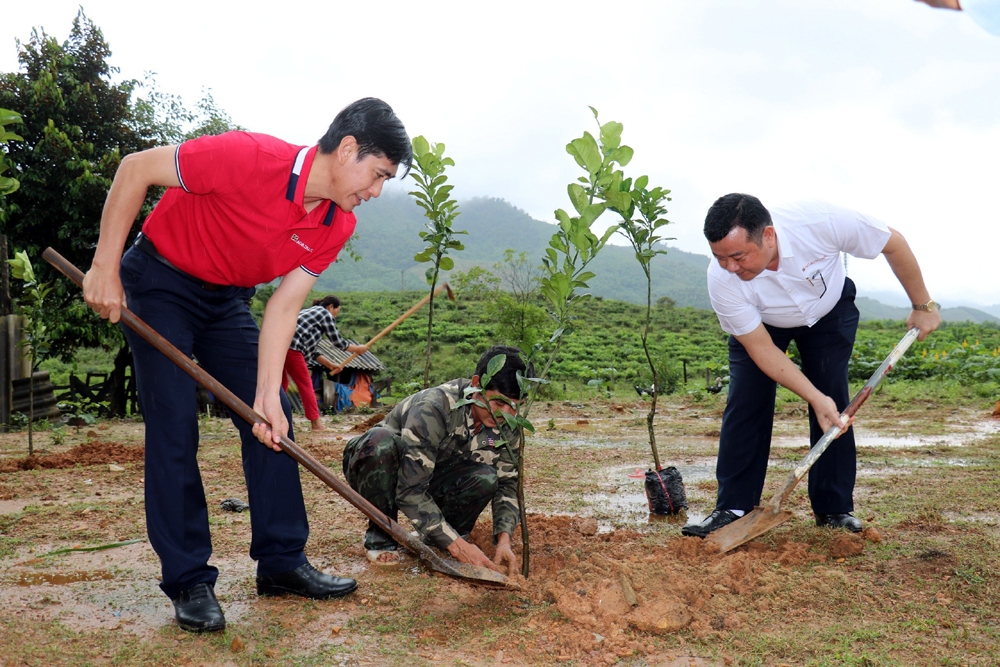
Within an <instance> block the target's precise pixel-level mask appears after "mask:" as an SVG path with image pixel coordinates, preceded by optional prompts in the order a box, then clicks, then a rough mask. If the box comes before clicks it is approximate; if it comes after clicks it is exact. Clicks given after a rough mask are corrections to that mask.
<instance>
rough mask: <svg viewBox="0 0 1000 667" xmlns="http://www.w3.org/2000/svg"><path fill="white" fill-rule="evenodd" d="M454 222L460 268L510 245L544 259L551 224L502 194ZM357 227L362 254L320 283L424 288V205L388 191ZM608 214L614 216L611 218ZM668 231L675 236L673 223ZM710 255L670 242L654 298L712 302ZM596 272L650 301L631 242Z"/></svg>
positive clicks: (602, 282)
mask: <svg viewBox="0 0 1000 667" xmlns="http://www.w3.org/2000/svg"><path fill="white" fill-rule="evenodd" d="M459 210H460V211H461V215H459V217H458V218H457V219H456V220H455V224H454V226H455V228H456V229H464V230H467V231H468V232H469V233H468V235H467V236H460V237H459V240H461V241H462V242H463V243H464V244H465V250H463V251H461V252H456V253H454V254H453V255H452V257H453V258H454V259H455V270H456V271H466V270H468V269H469V268H470V267H472V266H474V265H480V266H484V267H487V268H489V267H491V266H492V265H493V264H494V263H495V262H497V261H499V260H500V258H501V257H502V256H503V252H504V250H505V249H507V248H513V249H514V250H516V251H522V250H524V251H527V252H529V253H530V254H531V255H532V256H533V257H535V258H536V259H538V260H539V261H541V257H542V254H543V253H544V252H545V248H546V247H547V246H548V242H549V238H551V236H552V233H553V231H554V230H553V226H552V225H551V224H549V223H545V222H540V221H538V220H535V219H533V218H531V216H529V215H528V214H527V213H525V212H524V211H522V210H520V209H518V208H516V207H514V206H512V205H510V204H509V203H507V202H506V201H503V200H502V199H487V198H480V199H472V200H469V201H465V202H462V203H461V205H460V209H459ZM356 213H357V217H358V231H357V233H356V235H355V249H356V250H357V251H358V253H359V254H360V255H361V256H362V257H363V259H362V260H361V261H360V262H353V261H351V260H350V258H348V257H347V255H346V254H344V255H342V258H341V260H339V261H338V262H337V263H336V264H334V265H333V266H332V267H330V269H328V270H327V271H326V272H325V273H324V274H323V275H322V276H321V277H320V279H319V283H318V285H317V289H319V290H330V291H339V292H358V291H363V292H373V291H386V290H389V291H395V290H399V289H401V288H405V289H423V286H424V285H426V282H425V281H424V271H425V270H426V269H427V267H428V266H429V265H428V264H420V265H418V264H417V263H416V262H414V261H413V256H414V255H415V254H417V253H418V252H419V251H420V250H421V248H422V245H423V244H422V241H421V239H420V236H419V233H420V231H422V230H423V229H424V226H423V225H424V221H425V218H424V217H423V211H422V210H421V209H419V208H418V207H417V205H416V204H415V203H414V202H413V200H412V199H411V198H409V197H406V196H404V195H394V196H393V195H384V196H382V197H380V198H378V199H373V200H371V201H369V202H367V203H365V204H363V205H362V206H360V207H359V208H357V209H356ZM609 219H610V217H609ZM666 229H667V233H666V234H665V236H670V234H669V230H670V228H669V227H667V228H666ZM708 261H709V258H708V256H707V255H696V254H694V253H688V252H683V251H681V250H675V249H672V248H671V249H670V250H669V252H668V253H667V254H666V255H662V256H659V257H657V258H656V259H655V260H654V261H653V267H652V274H653V299H654V300H655V299H657V298H659V297H661V296H669V297H671V298H673V299H675V300H676V301H677V304H678V305H679V306H694V307H696V308H710V305H709V302H708V291H707V289H706V287H705V270H706V267H707V266H708ZM591 268H592V270H593V271H594V273H596V274H597V277H596V278H594V279H593V280H592V281H591V282H590V285H591V288H592V289H591V292H592V293H593V294H594V295H597V296H605V297H608V298H613V299H620V300H622V301H632V302H644V301H645V299H646V278H645V276H644V275H643V273H642V269H640V268H639V263H638V262H637V261H636V259H635V255H634V254H633V252H632V250H631V248H629V247H622V246H612V245H608V246H607V247H605V249H604V250H603V251H602V252H601V254H600V255H598V257H597V259H596V260H594V262H593V264H591Z"/></svg>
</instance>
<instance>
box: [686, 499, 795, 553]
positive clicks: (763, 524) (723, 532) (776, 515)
mask: <svg viewBox="0 0 1000 667" xmlns="http://www.w3.org/2000/svg"><path fill="white" fill-rule="evenodd" d="M791 518H792V513H791V512H790V511H789V510H776V509H774V508H773V507H756V508H755V509H754V510H753V511H752V512H750V513H749V514H747V515H746V516H743V517H741V518H739V519H737V520H736V521H733V522H732V523H731V524H729V525H728V526H723V527H722V528H719V529H718V530H715V531H712V532H711V533H709V534H708V537H706V538H705V542H707V543H708V544H712V545H715V546H716V547H718V548H719V553H725V552H727V551H729V550H731V549H735V548H736V547H738V546H740V545H741V544H746V543H747V542H749V541H750V540H752V539H753V538H755V537H757V536H759V535H763V534H764V533H766V532H767V531H769V530H771V529H772V528H774V527H776V526H780V525H781V524H783V523H785V522H786V521H788V520H789V519H791Z"/></svg>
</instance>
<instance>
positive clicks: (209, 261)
mask: <svg viewBox="0 0 1000 667" xmlns="http://www.w3.org/2000/svg"><path fill="white" fill-rule="evenodd" d="M316 150H317V147H316V146H313V147H312V148H308V147H303V146H293V145H292V144H288V143H285V142H284V141H281V140H280V139H275V138H274V137H269V136H267V135H264V134H254V133H250V132H226V133H225V134H220V135H218V136H215V137H200V138H198V139H193V140H191V141H186V142H184V143H183V144H181V145H180V146H178V147H177V152H176V153H175V157H174V160H175V162H176V165H177V177H178V179H179V180H180V182H181V187H180V188H168V189H167V191H166V193H165V194H164V195H163V198H162V199H160V201H159V203H158V204H157V205H156V208H155V209H154V210H153V212H152V213H151V214H150V215H149V218H147V219H146V222H145V224H143V226H142V233H143V234H145V235H146V236H147V237H149V239H150V240H151V241H152V242H153V244H154V245H156V249H157V250H158V251H159V252H160V254H161V255H163V256H164V257H166V258H167V259H168V260H170V262H171V263H172V264H173V265H174V266H176V267H177V268H179V269H180V270H182V271H185V272H186V273H189V274H191V275H193V276H195V277H197V278H200V279H201V280H205V281H208V282H210V283H216V284H220V285H236V286H238V287H253V286H255V285H259V284H261V283H266V282H270V281H272V280H274V279H275V278H277V277H278V276H284V275H286V274H288V273H289V272H291V271H293V270H294V269H296V268H297V267H301V268H302V269H303V270H304V271H307V272H308V273H310V274H312V275H314V276H318V275H319V274H320V273H322V272H323V271H324V270H326V268H327V267H328V266H330V264H331V263H333V261H334V260H335V259H337V254H338V253H339V252H340V249H341V248H343V247H344V244H345V243H347V239H349V238H350V237H351V234H352V233H354V226H355V224H356V220H355V217H354V214H353V213H344V212H343V211H342V210H340V208H338V207H337V206H336V205H335V204H334V203H333V202H332V201H325V202H323V203H321V204H320V205H319V206H317V207H316V208H314V209H313V210H312V211H310V212H308V213H307V212H306V210H305V208H303V206H302V197H303V195H304V194H305V188H306V180H308V178H309V171H310V169H312V165H313V158H314V157H315V155H316Z"/></svg>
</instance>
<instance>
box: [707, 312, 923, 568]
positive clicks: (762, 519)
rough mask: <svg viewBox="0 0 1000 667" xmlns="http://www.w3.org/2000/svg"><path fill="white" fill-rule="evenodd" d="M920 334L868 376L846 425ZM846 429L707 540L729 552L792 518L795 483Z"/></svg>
mask: <svg viewBox="0 0 1000 667" xmlns="http://www.w3.org/2000/svg"><path fill="white" fill-rule="evenodd" d="M919 333H920V331H919V330H918V329H916V328H913V329H910V330H909V331H907V332H906V335H904V336H903V339H902V340H901V341H899V344H897V345H896V347H895V348H893V350H892V352H890V353H889V356H888V357H886V359H885V361H883V362H882V365H881V366H879V367H878V370H876V371H875V373H874V374H873V375H872V376H871V377H870V378H869V379H868V382H866V383H865V386H864V387H862V388H861V391H859V392H858V393H857V395H856V396H855V397H854V400H852V401H851V403H850V405H848V406H847V408H846V409H845V410H844V412H843V413H842V414H841V415H840V421H841V423H843V424H846V423H847V420H848V419H850V418H851V417H853V416H854V413H855V412H857V411H858V408H860V407H861V406H862V404H864V402H865V401H867V400H868V397H869V396H871V394H872V392H873V391H874V390H875V387H877V386H878V385H879V384H880V383H881V382H882V378H884V377H885V376H886V375H887V374H888V373H889V371H891V370H892V368H893V366H895V365H896V362H897V361H899V358H900V357H902V356H903V353H904V352H906V350H907V349H908V348H909V347H910V345H911V344H912V343H913V341H915V340H916V339H917V334H919ZM843 430H844V427H843V426H837V425H836V424H834V425H833V426H831V427H830V428H829V430H827V432H826V433H824V434H823V437H822V438H820V439H819V442H817V443H816V444H815V445H813V447H812V449H810V450H809V453H808V454H806V457H805V458H804V459H802V461H801V462H800V463H799V465H797V466H796V467H795V468H793V469H792V473H791V475H789V476H788V481H787V482H785V485H784V486H783V487H782V488H781V489H780V490H779V491H778V492H777V493H775V494H774V496H773V497H772V498H771V502H769V503H768V504H767V505H764V506H758V507H756V508H754V510H753V511H752V512H750V513H749V514H747V515H746V516H744V517H742V518H739V519H737V520H736V521H733V522H732V523H731V524H729V525H728V526H723V527H722V528H719V529H718V530H715V531H712V532H711V533H709V534H708V537H706V538H705V542H707V543H709V544H713V545H715V546H717V547H718V548H719V552H720V553H725V552H726V551H729V550H730V549H735V548H736V547H738V546H740V545H741V544H745V543H747V542H749V541H750V540H752V539H753V538H755V537H757V536H758V535H763V534H764V533H766V532H767V531H769V530H771V529H772V528H774V527H776V526H779V525H781V524H783V523H784V522H786V521H788V520H789V519H790V518H791V517H792V513H791V511H789V510H783V509H781V505H782V504H783V503H784V502H785V500H787V499H788V496H789V494H790V493H791V492H792V489H794V488H795V485H796V484H798V483H799V480H801V479H802V478H803V477H804V476H805V474H806V473H807V472H809V469H810V468H812V466H813V464H814V463H816V460H817V459H819V457H820V456H822V455H823V452H825V451H826V448H827V447H829V446H830V443H831V442H833V441H834V440H836V439H837V436H839V435H840V433H841V432H842V431H843Z"/></svg>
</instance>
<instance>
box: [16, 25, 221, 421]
mask: <svg viewBox="0 0 1000 667" xmlns="http://www.w3.org/2000/svg"><path fill="white" fill-rule="evenodd" d="M17 49H18V62H19V63H20V70H19V71H18V72H6V73H2V74H0V107H6V108H11V109H17V110H18V111H19V112H20V113H21V115H22V117H23V125H22V126H21V127H20V128H19V134H21V136H22V137H23V141H16V142H13V143H11V144H10V146H9V147H8V154H7V157H8V158H9V159H10V161H11V163H12V164H13V165H14V175H15V177H16V178H17V179H18V180H20V185H21V187H20V189H19V190H18V191H17V192H16V193H14V194H13V195H10V196H9V197H8V198H7V206H6V210H5V212H4V215H3V216H2V218H0V233H4V234H6V235H7V237H8V239H9V243H10V246H11V247H17V248H22V249H24V251H25V252H26V253H27V255H28V256H29V257H34V258H37V257H39V256H40V254H41V251H42V250H44V249H45V248H46V247H47V246H52V247H53V248H56V249H57V250H58V251H59V252H60V253H61V254H63V255H64V256H65V257H66V258H67V259H69V260H70V261H71V262H73V263H74V264H76V265H77V266H79V267H81V268H84V269H86V267H88V266H89V265H90V261H91V259H92V258H93V253H94V247H95V246H96V244H97V239H98V236H99V233H100V220H101V211H102V209H103V207H104V200H105V198H106V196H107V192H108V189H109V188H110V186H111V182H112V180H113V179H114V175H115V172H116V171H117V169H118V166H119V165H120V164H121V160H122V158H123V157H124V156H125V155H128V154H129V153H134V152H137V151H141V150H145V149H148V148H152V147H154V146H157V145H162V144H164V143H173V142H177V141H180V140H183V139H185V138H188V137H190V136H193V135H194V134H195V133H196V132H198V131H200V130H204V131H206V132H207V131H211V132H216V131H219V130H223V129H232V128H230V127H228V125H229V124H230V122H231V121H230V120H229V118H228V116H226V115H225V114H224V112H221V110H220V109H219V108H218V106H217V105H215V103H214V100H213V99H212V98H211V96H210V94H208V95H207V96H206V97H205V99H203V100H202V104H201V106H199V109H198V112H197V113H189V112H187V111H185V109H184V107H183V104H182V103H181V102H180V100H179V98H176V97H174V96H167V95H163V94H158V91H156V89H155V82H154V81H153V80H152V78H151V77H149V78H147V80H146V81H145V82H140V81H137V80H135V79H128V80H124V81H120V82H116V81H115V80H114V77H115V75H116V74H117V73H118V69H117V68H115V67H112V66H111V65H110V63H109V58H110V56H111V49H110V47H109V45H108V43H107V42H106V41H105V40H104V36H103V34H102V33H101V30H100V29H99V28H98V27H97V26H96V25H95V24H94V23H93V22H92V21H91V20H90V19H89V18H87V16H86V15H85V14H84V12H83V10H82V9H81V10H80V11H79V12H78V13H77V15H76V18H75V19H74V20H73V27H72V29H71V31H70V34H69V37H68V38H67V39H66V40H65V41H64V42H61V43H60V42H59V41H58V40H57V39H56V38H55V37H52V36H50V35H48V34H46V33H45V32H44V31H43V30H40V29H35V30H33V31H32V33H31V37H30V39H28V41H27V42H26V43H22V42H20V41H18V42H17ZM143 92H146V93H147V95H146V97H140V94H141V93H143ZM191 125H193V126H194V127H193V128H191V127H190V126H191ZM186 128H187V129H186ZM160 194H161V192H159V191H158V190H157V189H151V190H150V192H149V193H148V195H147V197H146V200H145V202H144V204H143V207H142V210H141V212H140V215H139V217H138V219H137V220H136V223H135V225H134V226H133V229H132V231H131V235H130V238H134V236H135V234H137V233H138V231H139V228H140V227H141V223H142V221H143V220H145V217H146V215H148V213H149V212H150V211H151V210H152V206H153V203H154V202H155V201H156V199H157V198H158V197H159V196H160ZM35 269H36V271H37V273H38V276H39V280H41V281H42V282H52V284H53V290H52V293H51V294H50V295H49V297H48V298H47V299H46V301H45V306H44V309H43V310H42V312H41V313H40V314H39V317H40V318H41V319H43V320H44V321H45V322H46V324H47V326H48V332H49V335H50V337H51V339H50V352H51V354H52V355H53V356H59V357H62V358H64V359H69V358H71V357H72V355H73V353H74V351H75V350H76V349H77V348H78V347H82V346H96V345H100V346H103V347H105V348H110V349H114V348H118V349H119V354H118V356H117V357H116V359H115V372H114V374H113V377H114V378H115V381H116V382H117V383H118V386H117V387H116V391H115V392H113V398H112V405H111V412H112V413H114V414H123V413H124V380H125V368H126V366H127V365H128V363H129V361H130V355H129V351H128V349H127V346H126V345H125V342H124V337H123V336H122V335H121V332H120V330H119V329H118V327H116V326H113V325H110V324H108V323H107V322H105V321H103V320H101V319H100V318H99V317H98V316H97V315H96V314H95V313H94V312H93V311H92V310H91V309H90V308H88V307H87V305H86V304H85V303H84V302H83V300H82V299H81V298H80V293H79V290H78V289H77V288H76V287H75V286H73V285H71V284H70V283H68V282H67V281H64V280H53V278H54V276H55V273H54V270H53V269H52V268H51V267H49V266H48V265H47V264H45V263H44V262H37V266H36V267H35Z"/></svg>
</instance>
